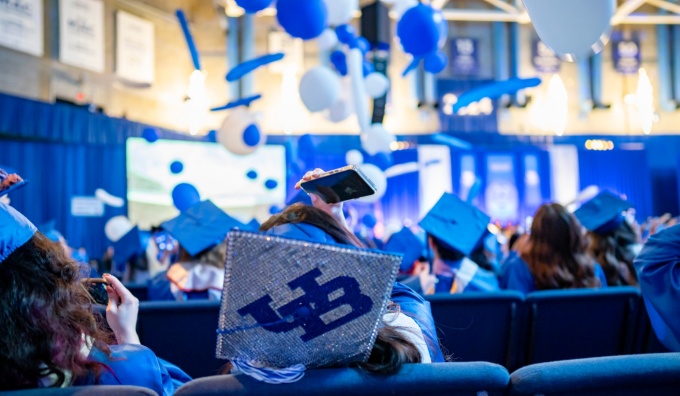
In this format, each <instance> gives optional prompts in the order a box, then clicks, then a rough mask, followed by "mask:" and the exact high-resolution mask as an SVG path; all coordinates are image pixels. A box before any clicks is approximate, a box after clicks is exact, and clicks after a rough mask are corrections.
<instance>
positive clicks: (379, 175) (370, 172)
mask: <svg viewBox="0 0 680 396" xmlns="http://www.w3.org/2000/svg"><path fill="white" fill-rule="evenodd" d="M359 169H361V172H362V173H363V174H364V175H365V176H366V177H367V178H368V180H370V181H371V182H372V183H373V185H374V186H375V189H376V193H375V194H373V195H369V196H367V197H363V198H359V199H357V201H359V202H366V203H374V202H378V201H380V199H381V198H382V197H383V196H384V195H385V191H386V190H387V178H386V177H385V174H384V173H383V171H381V170H380V168H378V167H377V166H375V165H371V164H363V165H361V166H359Z"/></svg>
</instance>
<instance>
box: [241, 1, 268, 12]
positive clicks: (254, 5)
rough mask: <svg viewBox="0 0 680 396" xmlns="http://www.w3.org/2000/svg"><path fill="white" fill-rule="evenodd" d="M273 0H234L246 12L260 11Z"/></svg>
mask: <svg viewBox="0 0 680 396" xmlns="http://www.w3.org/2000/svg"><path fill="white" fill-rule="evenodd" d="M272 1H273V0H236V4H237V5H238V6H239V7H241V8H243V9H244V10H245V11H246V12H247V13H248V14H255V13H256V12H260V11H262V10H264V9H265V8H267V7H269V6H270V5H271V4H272Z"/></svg>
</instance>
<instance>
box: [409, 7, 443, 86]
mask: <svg viewBox="0 0 680 396" xmlns="http://www.w3.org/2000/svg"><path fill="white" fill-rule="evenodd" d="M448 34H449V25H448V22H447V21H446V19H444V16H443V15H442V13H441V12H440V11H438V10H435V9H434V8H432V6H430V5H428V4H423V3H419V4H417V5H416V6H414V7H411V8H409V9H407V10H406V11H405V12H404V13H403V15H402V16H401V19H399V23H398V24H397V36H398V37H399V41H400V42H401V46H402V48H403V49H404V52H406V53H407V54H411V55H412V56H413V61H412V62H411V64H410V65H409V66H408V67H407V68H406V70H405V71H404V75H406V74H408V73H409V72H410V71H411V70H413V69H415V68H416V67H417V66H418V65H419V64H420V62H421V61H424V67H425V71H427V72H428V73H432V74H438V73H441V72H442V71H443V70H444V69H445V68H446V65H447V64H448V62H449V59H448V57H447V56H446V53H444V51H442V50H441V49H442V48H443V47H444V44H446V39H447V38H448Z"/></svg>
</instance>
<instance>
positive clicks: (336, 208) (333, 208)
mask: <svg viewBox="0 0 680 396" xmlns="http://www.w3.org/2000/svg"><path fill="white" fill-rule="evenodd" d="M323 173H324V171H323V169H319V168H316V169H314V170H313V171H310V172H307V173H305V175H304V176H302V180H300V181H299V182H297V184H295V189H296V190H300V189H301V188H302V187H300V186H301V185H302V183H304V182H307V181H310V180H314V179H318V178H319V176H321V175H322V174H323ZM309 197H310V198H311V199H312V205H313V206H314V207H315V208H317V209H321V210H323V211H324V212H326V213H328V214H329V215H331V216H332V217H333V218H334V219H336V220H337V221H338V222H340V224H341V225H342V226H343V227H345V228H347V229H349V227H348V226H347V220H346V219H345V214H344V213H343V212H342V202H339V203H335V204H329V203H326V202H324V200H323V199H321V197H319V196H318V195H316V194H309Z"/></svg>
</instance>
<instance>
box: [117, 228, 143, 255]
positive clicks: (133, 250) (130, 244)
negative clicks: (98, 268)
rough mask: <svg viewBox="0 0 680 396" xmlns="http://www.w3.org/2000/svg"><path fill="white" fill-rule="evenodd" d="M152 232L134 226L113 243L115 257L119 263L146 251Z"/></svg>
mask: <svg viewBox="0 0 680 396" xmlns="http://www.w3.org/2000/svg"><path fill="white" fill-rule="evenodd" d="M149 238H150V233H149V232H144V231H141V230H140V229H139V227H137V226H134V228H132V229H131V230H130V231H128V233H127V234H125V235H124V236H123V237H122V238H120V239H119V240H118V242H116V243H114V244H113V258H114V259H115V260H116V262H118V263H127V262H128V261H130V260H131V259H132V258H134V257H135V256H137V255H139V254H142V253H144V251H145V250H146V247H147V245H148V243H149Z"/></svg>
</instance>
